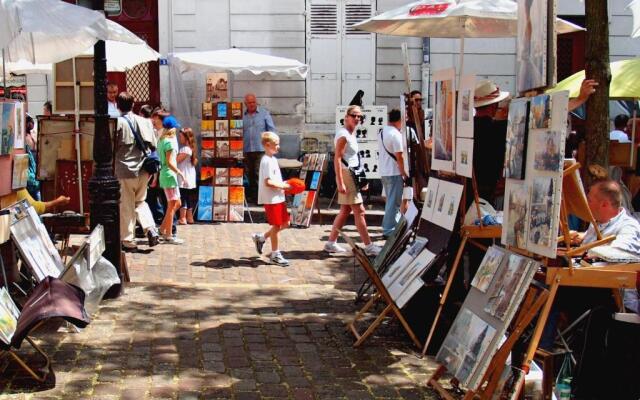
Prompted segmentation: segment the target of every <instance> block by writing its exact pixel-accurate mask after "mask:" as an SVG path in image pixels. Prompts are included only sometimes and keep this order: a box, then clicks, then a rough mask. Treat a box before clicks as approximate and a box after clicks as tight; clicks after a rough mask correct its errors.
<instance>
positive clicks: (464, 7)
mask: <svg viewBox="0 0 640 400" xmlns="http://www.w3.org/2000/svg"><path fill="white" fill-rule="evenodd" d="M517 10H518V4H517V3H516V2H515V1H511V0H492V1H487V0H421V1H415V2H413V3H409V4H407V5H404V6H402V7H398V8H395V9H393V10H389V11H387V12H384V13H382V14H380V15H377V16H375V17H372V18H369V19H367V20H364V21H362V22H360V23H358V24H355V25H354V26H353V27H354V28H356V29H360V30H363V31H367V32H373V33H381V34H385V35H396V36H416V37H432V38H459V39H460V69H459V73H461V71H462V67H463V64H464V57H463V54H464V39H465V38H500V37H515V36H517V30H518V18H517ZM556 30H557V32H558V34H562V33H569V32H575V31H579V30H583V28H581V27H580V26H578V25H575V24H572V23H571V22H568V21H565V20H562V19H560V18H558V19H557V20H556Z"/></svg>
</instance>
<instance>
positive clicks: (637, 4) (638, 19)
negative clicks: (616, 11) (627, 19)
mask: <svg viewBox="0 0 640 400" xmlns="http://www.w3.org/2000/svg"><path fill="white" fill-rule="evenodd" d="M627 8H628V9H630V10H631V15H633V27H632V28H631V37H633V38H637V37H638V36H640V1H639V0H633V1H632V2H631V3H629V5H628V6H627Z"/></svg>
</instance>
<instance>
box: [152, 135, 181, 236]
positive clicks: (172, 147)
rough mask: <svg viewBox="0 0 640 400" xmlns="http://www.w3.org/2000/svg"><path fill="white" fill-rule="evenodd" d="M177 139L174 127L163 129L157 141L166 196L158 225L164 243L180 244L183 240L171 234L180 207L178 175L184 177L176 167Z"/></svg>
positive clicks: (162, 185)
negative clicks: (165, 206) (165, 202)
mask: <svg viewBox="0 0 640 400" xmlns="http://www.w3.org/2000/svg"><path fill="white" fill-rule="evenodd" d="M177 155H178V141H177V140H176V128H170V129H165V130H164V131H163V132H162V136H160V141H159V142H158V157H159V158H160V187H161V188H162V189H164V195H165V196H166V197H167V209H166V210H165V213H164V218H163V220H162V224H161V225H160V235H162V238H163V239H164V242H165V243H170V244H182V243H184V241H183V240H182V239H178V238H177V237H176V236H173V235H172V234H171V230H172V229H173V217H174V215H175V213H176V212H177V211H178V209H179V208H180V205H181V203H180V191H179V190H178V177H181V178H182V179H183V180H184V179H185V177H184V175H183V174H182V172H180V170H179V169H178V167H177V164H176V158H177Z"/></svg>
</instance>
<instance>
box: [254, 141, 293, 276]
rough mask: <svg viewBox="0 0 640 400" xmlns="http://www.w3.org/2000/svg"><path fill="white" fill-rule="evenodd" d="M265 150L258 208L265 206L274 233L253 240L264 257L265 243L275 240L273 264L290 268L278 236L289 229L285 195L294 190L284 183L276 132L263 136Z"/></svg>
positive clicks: (271, 259)
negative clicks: (260, 205)
mask: <svg viewBox="0 0 640 400" xmlns="http://www.w3.org/2000/svg"><path fill="white" fill-rule="evenodd" d="M262 146H263V147H264V156H262V159H261V160H260V173H259V181H258V204H264V211H265V215H266V217H267V222H268V223H269V225H271V229H269V230H268V231H267V232H265V233H264V234H261V233H254V234H253V235H251V237H252V239H253V242H254V243H255V245H256V250H257V251H258V254H262V246H264V243H265V241H266V240H267V239H269V240H271V256H270V257H269V260H270V261H271V263H272V264H275V265H280V266H283V267H287V266H289V261H287V260H286V259H285V258H284V257H283V256H282V253H280V250H279V249H278V233H279V232H280V231H281V230H283V229H286V228H288V227H289V212H288V211H287V204H286V203H285V197H284V191H285V190H286V189H289V188H290V186H289V184H288V183H285V182H283V181H282V174H281V173H280V167H279V166H278V160H277V159H276V158H275V157H274V156H275V154H276V153H278V150H279V149H280V138H279V137H278V135H276V134H275V133H273V132H264V133H262Z"/></svg>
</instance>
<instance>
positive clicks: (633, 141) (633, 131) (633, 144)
mask: <svg viewBox="0 0 640 400" xmlns="http://www.w3.org/2000/svg"><path fill="white" fill-rule="evenodd" d="M637 102H638V99H637V98H636V99H633V113H632V114H631V118H633V124H631V156H630V159H629V161H630V162H629V166H630V167H633V166H634V164H635V163H636V159H635V158H633V153H634V150H635V147H636V103H637ZM635 167H636V168H638V166H637V165H636V166H635Z"/></svg>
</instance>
